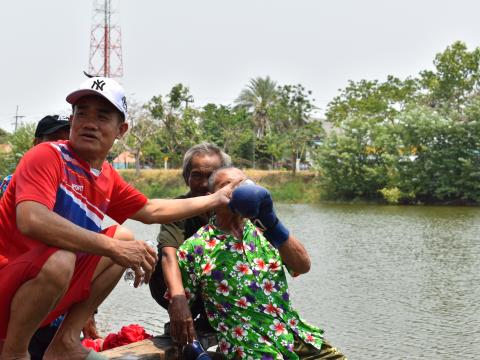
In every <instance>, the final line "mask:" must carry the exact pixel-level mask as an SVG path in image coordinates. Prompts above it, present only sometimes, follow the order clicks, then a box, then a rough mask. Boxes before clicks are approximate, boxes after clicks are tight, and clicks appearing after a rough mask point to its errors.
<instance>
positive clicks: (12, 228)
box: [0, 77, 231, 360]
mask: <svg viewBox="0 0 480 360" xmlns="http://www.w3.org/2000/svg"><path fill="white" fill-rule="evenodd" d="M67 101H68V102H69V103H70V104H72V106H73V116H72V118H71V132H70V140H68V141H60V142H55V143H43V144H40V145H37V146H35V147H34V148H33V149H31V150H30V151H29V152H27V153H26V154H25V156H24V157H23V159H22V160H21V162H20V164H19V166H18V167H17V169H16V171H15V174H14V176H13V178H12V181H11V184H10V185H9V187H8V188H7V191H6V193H5V195H4V196H3V197H2V199H1V201H0V294H1V296H0V351H1V355H0V358H1V359H2V360H7V359H28V358H29V357H28V353H27V348H28V343H29V341H30V338H31V337H32V335H33V333H34V332H35V330H36V329H37V328H38V327H39V326H42V325H45V324H48V323H50V322H51V321H52V320H53V319H55V318H56V317H57V316H58V315H60V314H64V313H66V314H67V315H66V317H65V319H64V321H63V323H62V326H61V327H60V329H59V330H58V332H57V334H56V336H55V338H54V339H53V341H52V343H51V344H50V346H49V348H48V349H47V351H46V353H45V356H44V359H47V360H49V359H72V360H75V359H86V358H87V359H99V358H105V357H103V356H101V355H99V354H97V353H95V352H89V351H88V350H87V349H85V348H83V347H82V346H81V344H80V340H79V338H80V331H81V329H82V326H83V324H84V323H85V321H86V319H87V318H88V316H89V315H90V314H91V313H92V312H93V311H94V310H95V309H96V308H97V307H98V306H99V305H100V303H101V302H102V301H103V300H104V299H105V298H106V297H107V296H108V294H109V293H110V292H111V290H112V289H113V288H114V286H115V284H116V283H117V281H118V279H119V278H120V277H121V274H122V273H123V271H124V269H125V268H126V267H131V268H132V269H133V270H134V271H135V275H136V280H135V283H136V285H138V284H139V283H140V281H141V280H142V279H144V280H145V282H148V281H149V279H150V276H151V273H152V271H153V267H154V265H155V262H156V254H155V251H154V250H153V249H152V248H150V247H149V246H148V245H147V244H146V243H145V242H143V241H140V240H134V239H132V238H131V236H129V234H127V235H125V236H123V235H122V234H117V233H118V231H117V230H116V229H115V228H113V229H112V228H110V229H109V230H108V231H107V232H102V230H101V224H102V220H103V217H104V216H105V215H108V216H110V217H111V218H113V219H114V220H116V221H117V222H119V223H123V222H124V221H125V220H126V219H127V218H132V219H135V220H138V221H141V222H144V223H148V224H151V223H165V222H171V221H174V220H178V219H182V218H187V217H191V216H194V215H196V214H200V213H204V212H206V211H208V210H209V209H211V208H212V207H215V206H219V205H220V204H222V203H227V202H228V201H229V199H228V196H229V195H230V193H231V187H230V188H229V187H226V188H225V189H222V190H221V191H220V192H219V193H218V194H214V195H209V196H204V197H196V198H191V199H179V200H160V199H153V200H149V199H147V198H146V197H145V196H144V195H143V194H141V193H140V192H139V191H137V190H136V189H134V188H133V187H132V186H130V185H128V184H127V183H125V181H124V180H122V178H121V177H120V176H119V175H118V174H117V173H116V172H115V170H114V169H113V168H112V166H110V165H109V164H108V163H107V162H106V161H105V158H106V156H107V154H108V151H109V150H110V148H111V147H112V145H113V143H114V141H115V139H117V138H120V137H121V136H123V135H124V134H125V132H126V131H127V129H128V125H127V123H126V122H125V117H126V115H127V103H126V98H125V92H124V90H123V88H122V87H121V86H120V85H118V84H117V83H116V82H115V81H113V80H112V79H108V78H100V77H95V78H91V79H88V80H86V81H85V82H84V83H83V84H82V85H81V86H80V88H79V89H78V90H76V91H74V92H72V93H70V94H69V95H68V96H67ZM115 235H117V236H115ZM127 240H128V241H127Z"/></svg>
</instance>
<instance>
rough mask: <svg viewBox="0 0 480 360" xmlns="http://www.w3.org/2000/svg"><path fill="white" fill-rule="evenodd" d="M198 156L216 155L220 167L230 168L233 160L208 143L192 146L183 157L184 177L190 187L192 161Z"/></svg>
mask: <svg viewBox="0 0 480 360" xmlns="http://www.w3.org/2000/svg"><path fill="white" fill-rule="evenodd" d="M197 155H216V156H218V158H219V159H220V167H224V166H230V165H231V164H232V159H231V158H230V156H229V155H227V154H226V153H225V152H224V151H222V149H220V148H219V147H218V146H217V145H215V144H212V143H207V142H202V143H200V144H197V145H194V146H192V147H191V148H190V149H188V150H187V152H186V153H185V155H184V157H183V171H182V176H183V179H184V180H185V183H186V184H187V185H188V178H189V177H190V172H191V171H192V159H193V158H194V157H195V156H197Z"/></svg>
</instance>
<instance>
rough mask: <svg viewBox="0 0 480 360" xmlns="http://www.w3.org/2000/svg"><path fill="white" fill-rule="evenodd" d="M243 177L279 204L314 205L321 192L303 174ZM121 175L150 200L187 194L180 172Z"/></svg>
mask: <svg viewBox="0 0 480 360" xmlns="http://www.w3.org/2000/svg"><path fill="white" fill-rule="evenodd" d="M245 173H246V175H247V176H248V177H249V178H251V179H253V180H254V181H255V182H257V183H258V184H260V185H262V186H265V187H267V188H268V189H269V190H270V192H271V193H272V196H273V198H274V199H275V201H278V202H282V203H316V202H318V201H320V199H321V194H320V191H321V188H320V184H319V182H318V177H317V176H316V174H315V173H314V172H310V171H302V172H300V173H298V174H297V176H293V175H292V174H291V173H290V172H289V171H285V170H255V169H245ZM120 175H122V177H123V178H124V179H125V180H126V181H128V182H130V183H131V184H133V185H134V186H135V187H136V188H138V189H139V190H140V191H142V192H143V193H144V194H146V195H147V196H149V197H159V198H173V197H176V196H179V195H181V194H184V193H186V192H187V191H188V189H187V187H186V185H185V182H184V181H183V177H182V173H181V170H158V169H152V170H142V171H141V172H140V176H136V174H135V170H120Z"/></svg>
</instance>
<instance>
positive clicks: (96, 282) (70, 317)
mask: <svg viewBox="0 0 480 360" xmlns="http://www.w3.org/2000/svg"><path fill="white" fill-rule="evenodd" d="M113 237H114V238H116V239H120V240H126V241H128V240H133V239H134V236H133V234H132V232H130V231H129V230H127V229H125V228H122V227H120V226H119V227H117V229H116V232H115V235H114V236H113ZM124 271H125V268H123V267H121V266H120V265H117V264H114V263H113V262H112V260H111V259H109V258H102V259H101V260H100V262H99V263H98V265H97V267H96V269H95V273H94V274H93V277H92V285H91V288H90V296H89V297H88V298H87V299H86V300H84V301H82V302H79V303H76V304H74V305H73V306H72V307H71V308H70V310H69V311H68V313H67V314H66V316H65V319H64V320H63V322H62V325H61V326H60V328H59V329H58V331H57V333H56V335H55V337H54V338H53V341H52V343H51V344H50V346H49V347H48V349H47V351H46V352H45V356H44V359H46V360H54V359H65V358H68V359H71V360H75V359H84V358H85V357H86V356H87V355H88V353H89V352H90V351H89V350H88V349H86V348H84V347H83V346H82V344H81V342H80V332H81V331H82V328H83V326H84V325H85V322H86V321H87V319H88V317H89V316H90V315H91V314H92V313H93V312H94V311H95V309H97V308H98V306H99V305H100V304H101V303H102V302H103V301H104V300H105V298H106V297H107V296H108V294H110V292H111V291H112V290H113V288H114V287H115V285H116V284H117V282H118V280H119V279H120V278H121V276H122V274H123V272H124ZM66 354H68V356H66Z"/></svg>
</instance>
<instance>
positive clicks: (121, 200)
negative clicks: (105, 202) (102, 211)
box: [107, 168, 148, 224]
mask: <svg viewBox="0 0 480 360" xmlns="http://www.w3.org/2000/svg"><path fill="white" fill-rule="evenodd" d="M112 176H113V177H114V185H113V192H112V195H111V198H110V204H109V206H108V211H107V215H108V216H110V217H111V218H112V219H113V220H115V221H116V222H118V223H119V224H123V222H124V221H125V220H127V219H128V218H129V217H131V216H132V215H134V214H136V213H137V212H138V211H139V210H140V209H142V208H143V207H144V206H145V204H146V203H147V200H148V199H147V197H146V196H145V195H143V194H142V193H141V192H140V191H138V190H137V189H135V188H134V187H133V186H132V185H130V184H128V183H127V182H126V181H125V180H123V179H122V177H121V176H120V175H119V174H118V173H117V172H116V171H115V170H113V168H112Z"/></svg>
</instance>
